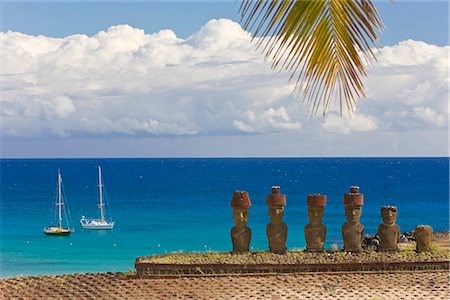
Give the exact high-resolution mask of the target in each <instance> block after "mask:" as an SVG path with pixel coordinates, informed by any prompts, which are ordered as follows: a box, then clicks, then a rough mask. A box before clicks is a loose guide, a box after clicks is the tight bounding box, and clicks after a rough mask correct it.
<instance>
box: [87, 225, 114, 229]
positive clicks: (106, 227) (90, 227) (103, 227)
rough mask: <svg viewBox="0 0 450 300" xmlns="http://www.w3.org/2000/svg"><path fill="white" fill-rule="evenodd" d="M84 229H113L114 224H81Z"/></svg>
mask: <svg viewBox="0 0 450 300" xmlns="http://www.w3.org/2000/svg"><path fill="white" fill-rule="evenodd" d="M81 227H83V229H89V230H112V229H113V227H114V224H112V225H111V224H108V225H81Z"/></svg>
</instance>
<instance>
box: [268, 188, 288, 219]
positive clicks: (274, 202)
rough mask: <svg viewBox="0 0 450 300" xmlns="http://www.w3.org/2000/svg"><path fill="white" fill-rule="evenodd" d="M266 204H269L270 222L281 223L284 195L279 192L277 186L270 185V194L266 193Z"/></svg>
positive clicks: (284, 202)
mask: <svg viewBox="0 0 450 300" xmlns="http://www.w3.org/2000/svg"><path fill="white" fill-rule="evenodd" d="M266 204H267V205H268V206H269V217H270V223H272V224H281V223H283V216H284V206H285V205H286V195H283V194H281V192H280V187H279V186H273V187H272V194H269V195H267V197H266Z"/></svg>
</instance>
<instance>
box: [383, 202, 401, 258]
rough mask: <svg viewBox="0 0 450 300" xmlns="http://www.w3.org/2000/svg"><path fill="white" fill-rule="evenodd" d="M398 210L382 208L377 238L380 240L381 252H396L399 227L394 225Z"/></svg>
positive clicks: (395, 208)
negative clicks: (381, 220)
mask: <svg viewBox="0 0 450 300" xmlns="http://www.w3.org/2000/svg"><path fill="white" fill-rule="evenodd" d="M397 215H398V210H397V207H395V206H383V207H382V208H381V217H382V219H383V224H380V225H379V226H378V238H379V240H380V247H379V249H380V250H381V251H398V250H399V249H398V243H399V241H400V227H399V226H398V225H397V224H395V221H396V220H397Z"/></svg>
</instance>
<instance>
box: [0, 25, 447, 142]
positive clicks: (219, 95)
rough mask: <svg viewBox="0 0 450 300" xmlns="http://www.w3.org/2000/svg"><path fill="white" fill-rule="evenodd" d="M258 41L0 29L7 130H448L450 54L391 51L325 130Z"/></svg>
mask: <svg viewBox="0 0 450 300" xmlns="http://www.w3.org/2000/svg"><path fill="white" fill-rule="evenodd" d="M250 40H251V37H250V35H249V34H248V33H247V32H245V31H244V30H242V28H241V27H240V26H239V24H237V23H234V22H232V21H230V20H226V19H221V20H211V21H209V22H208V23H206V24H205V25H204V26H203V27H202V28H201V29H199V31H198V32H196V33H194V34H193V35H192V36H190V37H188V38H186V39H181V38H178V37H177V36H176V34H175V33H174V32H173V31H172V30H169V29H167V30H161V31H159V32H156V33H146V32H144V31H143V30H142V29H138V28H133V27H131V26H129V25H117V26H112V27H110V28H109V29H108V30H106V31H101V32H99V33H97V34H95V35H93V36H86V35H83V34H77V35H72V36H68V37H65V38H57V39H55V38H49V37H45V36H30V35H26V34H22V33H18V32H10V31H9V32H1V33H0V43H1V44H2V47H3V53H2V62H3V71H2V72H3V73H2V76H1V77H0V80H1V88H2V95H1V99H0V101H1V116H0V118H1V123H2V126H1V127H2V128H1V131H2V135H5V136H37V135H48V134H50V135H59V136H69V135H85V134H88V135H92V134H94V135H113V134H114V135H117V134H119V135H125V136H128V135H130V136H136V135H159V136H164V135H167V136H192V135H236V134H238V135H239V134H268V133H280V132H281V133H283V132H289V133H292V132H294V133H295V132H298V131H303V130H306V129H308V130H310V129H314V130H316V131H317V130H319V131H328V132H334V133H339V134H352V133H357V132H370V131H380V130H381V131H401V130H406V129H409V128H422V129H427V130H433V128H444V127H445V126H447V124H446V120H447V117H448V112H447V97H448V83H449V82H448V75H447V67H448V50H449V47H438V46H434V45H429V44H426V43H423V42H417V41H411V40H410V41H404V42H402V43H399V44H398V45H395V46H388V47H383V48H382V49H380V53H379V55H378V62H376V63H375V64H374V65H373V66H371V67H370V69H369V78H368V79H367V80H366V86H367V95H368V99H367V100H366V101H362V102H359V104H358V113H357V114H356V115H355V116H353V117H352V118H348V117H346V116H344V117H343V118H341V117H339V116H338V115H337V114H335V113H331V114H330V115H329V116H328V117H327V118H326V119H324V120H323V122H322V123H320V122H318V121H317V119H314V118H310V119H308V118H305V116H306V115H307V113H306V112H305V108H304V107H303V106H302V105H301V104H299V101H297V100H296V96H295V95H294V94H292V91H293V88H294V86H293V83H290V82H289V81H288V78H289V74H288V73H286V72H280V73H278V72H273V71H272V70H271V69H270V63H268V62H265V61H264V58H263V55H262V54H261V53H259V52H257V51H255V48H254V45H252V44H251V43H250ZM300 100H301V99H300ZM300 102H301V101H300Z"/></svg>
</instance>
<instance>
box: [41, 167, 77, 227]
mask: <svg viewBox="0 0 450 300" xmlns="http://www.w3.org/2000/svg"><path fill="white" fill-rule="evenodd" d="M57 198H58V199H57V203H56V205H57V206H58V226H53V225H51V226H48V227H44V233H45V234H46V235H52V236H69V235H70V234H71V233H72V232H74V231H75V230H73V228H69V227H68V226H67V227H66V228H63V227H62V220H63V219H62V212H63V211H64V215H66V219H67V214H66V206H65V205H64V201H63V194H62V177H61V172H60V171H59V169H58V196H57ZM66 221H67V220H66ZM67 223H68V222H67Z"/></svg>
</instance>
